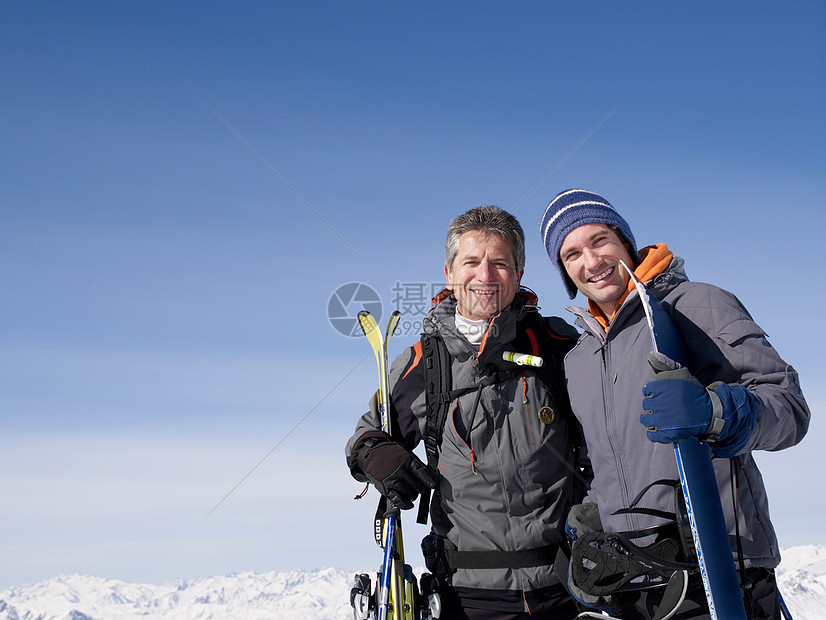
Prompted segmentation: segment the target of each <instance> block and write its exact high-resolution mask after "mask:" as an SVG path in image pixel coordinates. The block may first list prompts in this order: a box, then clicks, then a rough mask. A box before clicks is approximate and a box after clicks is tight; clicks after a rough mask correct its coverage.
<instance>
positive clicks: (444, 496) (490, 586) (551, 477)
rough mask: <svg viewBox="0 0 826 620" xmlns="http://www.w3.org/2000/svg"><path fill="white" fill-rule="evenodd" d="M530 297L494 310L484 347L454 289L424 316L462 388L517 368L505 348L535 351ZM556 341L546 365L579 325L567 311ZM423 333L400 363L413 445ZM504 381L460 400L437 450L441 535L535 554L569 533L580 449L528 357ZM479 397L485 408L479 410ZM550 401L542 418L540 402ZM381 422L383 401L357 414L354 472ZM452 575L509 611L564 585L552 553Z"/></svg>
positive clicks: (484, 548)
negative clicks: (458, 316)
mask: <svg viewBox="0 0 826 620" xmlns="http://www.w3.org/2000/svg"><path fill="white" fill-rule="evenodd" d="M535 311H536V309H535V308H533V307H526V299H525V298H523V297H522V296H521V295H517V297H516V299H515V300H514V302H513V303H512V304H511V306H510V307H508V308H507V309H505V310H503V311H502V312H500V313H499V314H497V315H495V316H494V317H493V318H491V320H490V322H489V325H488V329H487V332H486V336H485V339H484V340H483V342H482V345H481V347H480V350H479V351H478V353H477V351H476V348H475V347H474V346H473V345H471V344H470V343H469V342H468V341H467V340H466V339H465V338H464V336H462V335H460V334H459V333H458V332H457V331H456V326H455V313H456V299H455V297H453V296H452V295H451V296H449V297H448V298H446V299H445V300H444V301H442V302H441V303H440V304H439V305H437V306H436V307H435V308H434V309H433V311H432V312H431V313H430V314H428V316H427V317H425V319H424V321H423V323H424V325H423V327H424V330H425V332H426V333H430V334H437V335H440V336H441V337H442V338H443V339H444V342H445V345H446V347H447V350H448V352H449V353H450V357H451V364H452V381H453V387H454V388H460V387H465V386H471V385H477V384H478V383H479V382H480V381H481V380H483V379H484V378H485V377H487V376H489V375H491V374H492V373H495V372H497V371H499V372H506V371H511V370H512V369H513V368H514V367H515V366H514V364H512V363H511V362H506V361H504V360H503V358H502V354H503V352H505V351H517V352H524V353H530V352H531V351H530V350H522V349H525V348H526V347H528V346H530V344H529V343H530V342H531V334H527V333H525V332H526V331H529V330H526V328H525V324H526V323H527V321H523V320H522V319H523V318H524V317H525V315H526V313H528V312H535ZM533 324H538V325H542V326H543V328H544V329H547V330H548V332H549V333H548V334H547V335H548V336H550V337H551V339H552V341H553V342H555V343H558V346H556V350H555V351H542V352H540V354H541V355H542V356H543V359H544V361H545V364H547V365H552V367H553V372H555V373H560V374H559V378H560V383H561V372H562V368H561V363H562V358H563V356H564V354H565V353H566V352H567V351H568V349H570V347H571V346H572V345H573V343H574V341H575V339H576V337H577V333H576V330H574V329H573V328H572V327H571V326H570V325H568V324H567V323H565V322H564V321H563V320H562V319H558V318H553V319H548V318H543V319H542V321H541V322H539V323H537V322H533ZM421 359H422V352H421V343H417V344H416V345H415V346H413V347H410V348H409V349H407V350H406V351H405V352H404V353H402V354H401V355H400V356H399V357H398V358H396V360H395V361H394V362H393V364H392V366H391V369H390V386H391V388H390V397H391V414H392V418H393V419H394V432H393V435H394V439H395V440H396V441H399V442H400V443H402V444H404V445H405V446H406V447H408V448H409V449H411V450H412V449H414V448H415V447H416V446H417V445H419V444H420V442H421V441H422V439H423V437H424V435H425V432H426V413H425V396H424V373H423V364H422V363H421ZM517 368H518V369H519V372H518V373H517V374H511V375H510V376H509V378H507V379H506V380H504V381H502V382H497V383H493V384H492V385H488V386H486V387H483V388H481V391H480V392H479V393H478V394H477V390H473V391H471V392H470V393H468V394H466V395H463V396H460V397H459V398H457V399H455V401H453V402H451V404H450V409H449V411H448V419H447V421H446V423H445V426H444V431H443V437H442V442H441V448H440V453H439V465H438V470H439V477H440V483H439V488H438V489H437V490H436V492H435V493H434V497H433V501H432V502H431V513H430V516H431V522H432V532H433V534H435V535H437V536H439V537H442V538H443V539H446V540H443V542H444V544H445V545H446V546H447V547H448V548H450V549H456V550H458V551H459V552H466V551H470V552H505V553H504V554H503V557H504V556H506V555H507V554H508V553H511V552H525V551H528V550H538V549H543V548H552V547H553V546H555V545H557V544H559V543H560V542H562V540H563V538H564V536H565V534H564V524H565V516H566V514H567V511H568V509H569V508H570V506H571V505H572V503H576V501H578V498H576V497H575V496H574V495H575V484H574V480H573V474H572V468H573V467H574V466H575V465H574V460H575V456H574V452H575V451H574V449H573V446H572V444H571V437H572V436H573V435H574V434H573V433H571V432H569V427H568V421H567V420H566V416H565V415H562V407H563V406H564V407H567V403H565V404H564V405H563V404H562V403H556V402H554V398H553V397H552V392H553V390H552V389H550V388H549V387H548V386H547V385H545V383H544V382H543V380H542V379H541V375H540V373H539V372H538V371H537V369H535V368H532V367H529V366H522V367H517ZM474 405H475V411H474ZM543 407H551V408H552V409H553V410H554V411H555V412H556V411H557V410H559V414H556V415H553V416H551V417H552V418H553V419H552V421H550V418H549V416H548V411H547V409H546V411H545V412H543V413H544V415H543V419H544V422H543V421H540V418H539V415H538V414H539V410H540V409H541V408H543ZM377 428H380V423H379V420H378V417H377V414H376V412H375V410H374V408H373V407H371V411H368V412H367V413H366V414H364V416H362V418H361V419H360V420H359V422H358V424H357V426H356V431H355V433H354V435H353V436H352V437H351V438H350V440H349V442H348V443H347V448H346V454H347V457H348V463H349V465H350V468H351V471H352V473H353V475H354V477H356V478H357V479H359V480H362V481H363V480H365V477H364V475H363V473H361V472H360V471H359V469H358V466H357V464H356V462H355V461H356V459H355V458H353V456H354V455H355V454H357V451H358V449H359V447H360V442H359V438H360V437H361V436H362V435H363V434H364V433H366V432H368V431H374V430H376V429H377ZM450 583H451V585H452V588H453V590H454V591H455V593H456V594H458V596H460V597H461V598H462V599H463V600H469V599H473V600H477V601H485V603H483V604H482V605H480V606H484V607H489V608H493V609H500V610H502V611H520V612H521V611H526V610H530V611H539V610H541V609H546V608H548V607H549V606H551V604H550V603H549V602H548V600H549V596H550V595H551V593H555V594H558V593H559V592H560V591H561V586H560V585H559V581H558V580H557V578H556V577H555V576H554V574H553V571H552V566H551V565H550V562H548V563H545V564H543V565H539V566H530V567H528V568H458V569H456V570H455V571H454V572H453V574H452V577H451V578H450Z"/></svg>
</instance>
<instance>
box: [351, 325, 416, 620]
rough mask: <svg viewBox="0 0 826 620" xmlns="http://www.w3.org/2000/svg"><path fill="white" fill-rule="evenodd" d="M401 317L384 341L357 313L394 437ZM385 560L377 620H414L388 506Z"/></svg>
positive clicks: (411, 592)
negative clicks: (394, 354)
mask: <svg viewBox="0 0 826 620" xmlns="http://www.w3.org/2000/svg"><path fill="white" fill-rule="evenodd" d="M400 318H401V313H400V312H398V311H394V312H393V314H391V315H390V321H389V322H388V324H387V330H386V332H385V334H384V337H382V334H381V331H380V329H379V326H378V324H377V323H376V319H375V318H374V317H373V315H372V314H370V313H369V312H368V311H366V310H362V311H361V312H359V313H358V319H359V324H360V325H361V328H362V330H363V331H364V335H365V336H367V340H368V342H369V343H370V346H371V347H372V349H373V354H374V355H375V356H376V365H377V366H378V371H379V392H378V409H379V418H380V420H381V429H382V430H383V431H384V432H385V433H387V434H388V435H392V425H391V420H390V385H389V384H390V380H389V372H388V368H387V344H388V341H389V340H390V337H391V336H392V335H393V332H394V331H395V330H396V327H397V325H398V324H399V319H400ZM381 540H382V543H383V547H384V560H383V563H382V567H381V576H380V581H379V583H378V593H377V603H376V608H377V618H378V620H388V618H392V620H413V619H414V608H415V598H416V592H415V581H414V578H413V571H412V569H411V568H410V566H408V565H406V564H405V563H404V545H403V543H402V527H401V511H400V510H399V509H398V508H397V507H396V506H393V504H392V503H388V506H387V510H386V511H385V512H384V519H383V527H382V537H381Z"/></svg>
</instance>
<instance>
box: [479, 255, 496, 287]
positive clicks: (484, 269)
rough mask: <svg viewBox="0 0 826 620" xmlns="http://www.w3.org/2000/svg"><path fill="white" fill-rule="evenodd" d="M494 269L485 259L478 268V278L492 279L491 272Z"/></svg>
mask: <svg viewBox="0 0 826 620" xmlns="http://www.w3.org/2000/svg"><path fill="white" fill-rule="evenodd" d="M492 271H493V270H492V269H491V268H490V264H489V263H488V262H487V261H484V260H483V261H482V262H481V263H479V266H478V267H477V268H476V279H477V280H482V281H483V282H486V281H487V280H489V279H490V274H491V272H492Z"/></svg>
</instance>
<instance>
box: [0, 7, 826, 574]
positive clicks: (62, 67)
mask: <svg viewBox="0 0 826 620" xmlns="http://www.w3.org/2000/svg"><path fill="white" fill-rule="evenodd" d="M824 31H826V8H824V7H823V5H822V4H821V3H817V2H796V3H792V4H786V5H781V4H779V3H769V2H757V3H754V2H749V3H746V2H733V3H726V4H725V6H719V5H718V4H717V3H710V2H698V3H690V4H689V3H675V2H630V3H621V4H619V3H609V2H589V3H574V2H555V3H547V2H522V3H518V4H516V5H511V6H506V5H505V3H492V2H474V3H470V2H461V3H436V2H418V3H392V5H387V4H384V3H376V2H366V3H358V4H356V5H353V4H352V3H337V2H336V3H334V2H328V3H324V2H308V3H287V2H270V3H263V2H262V3H233V4H230V3H226V4H217V3H203V2H202V3H194V2H193V3H189V2H187V3H184V2H179V3H160V2H142V3H103V2H80V3H57V2H54V3H50V2H31V3H23V2H6V3H3V4H2V5H0V58H2V63H0V78H1V79H2V81H3V83H4V84H5V85H6V87H5V89H4V94H3V98H2V103H0V106H2V109H3V115H2V119H3V120H2V128H3V129H2V135H3V139H2V141H0V179H2V184H0V187H2V204H1V205H0V285H2V289H3V291H4V294H3V303H2V305H1V306H0V350H1V351H2V354H1V355H0V368H2V372H0V415H1V416H2V423H3V430H4V433H3V434H4V442H3V450H2V451H0V497H2V498H3V510H2V511H0V515H2V516H0V523H1V524H2V527H0V556H2V557H3V562H2V566H0V587H6V586H10V585H13V584H19V583H24V582H28V581H33V580H36V579H40V578H44V577H48V576H52V575H56V574H59V573H85V574H94V575H99V576H103V577H111V578H118V579H124V580H129V581H143V582H151V583H162V582H165V581H168V580H172V579H175V578H178V577H182V578H188V577H196V576H200V575H218V574H226V573H229V572H239V571H256V572H263V571H269V570H286V569H291V568H311V567H317V566H336V567H341V568H348V569H349V568H353V569H359V570H370V569H373V568H375V567H376V566H377V565H378V563H379V561H380V555H379V551H378V549H377V548H376V547H375V546H374V544H373V543H372V538H371V529H370V528H371V519H372V512H373V509H374V504H375V499H376V495H375V492H371V494H370V495H368V499H366V500H364V501H362V502H354V501H352V497H353V495H355V494H356V493H357V492H358V491H359V490H360V486H359V485H358V484H356V483H355V482H354V481H352V480H351V479H350V478H349V476H348V474H347V472H346V468H345V467H344V460H343V444H344V442H345V440H346V438H347V437H348V436H349V434H350V432H351V431H352V428H353V426H354V424H355V420H356V418H357V417H358V415H360V413H361V411H362V410H363V409H364V407H365V405H366V402H367V399H368V397H369V395H370V394H371V392H372V391H373V390H374V389H375V386H376V373H375V367H374V362H373V360H372V355H370V351H369V347H368V345H367V342H366V340H364V339H356V338H347V337H344V336H343V335H341V334H339V333H338V332H337V331H336V330H335V329H333V327H332V326H331V324H330V322H329V320H328V316H327V315H328V302H329V300H330V298H331V296H332V295H333V293H334V292H335V291H336V290H337V289H338V287H339V286H341V285H343V284H346V283H350V282H360V283H365V284H367V285H369V286H370V287H371V288H372V289H373V290H375V291H376V292H377V293H378V294H379V296H380V297H381V299H382V301H383V307H384V308H385V319H384V320H386V315H387V311H389V309H391V308H392V307H394V305H396V304H397V300H394V298H396V297H399V295H397V294H395V293H394V292H393V290H394V288H395V289H397V290H402V291H404V293H403V295H402V296H401V297H402V301H401V302H398V303H399V304H400V305H403V309H404V310H405V311H406V316H405V319H403V320H406V321H408V323H409V325H408V329H406V330H405V333H402V334H400V335H399V336H397V338H396V340H395V341H394V342H393V343H392V345H391V355H392V354H397V353H399V352H400V351H401V348H402V347H403V346H405V345H407V344H410V343H412V342H413V340H414V339H415V336H416V333H417V332H416V322H417V320H420V319H421V316H420V315H419V314H417V313H418V310H417V309H416V308H415V305H416V304H415V303H414V302H415V301H416V299H415V293H414V292H415V291H416V290H419V289H418V288H417V286H419V285H420V286H421V288H423V289H425V288H428V287H430V286H434V285H438V284H439V283H440V282H441V281H442V279H443V275H442V265H443V242H444V232H445V228H446V225H447V223H448V221H449V220H450V219H451V218H452V217H454V216H455V215H457V214H459V213H461V212H463V211H465V210H466V209H468V208H470V207H472V206H475V205H478V204H484V203H488V204H496V205H499V206H501V207H503V208H506V209H509V210H513V212H514V214H515V215H516V216H517V217H518V218H519V219H520V220H521V222H522V223H523V226H524V227H525V230H526V234H527V237H528V240H527V242H528V248H527V261H528V263H527V269H526V274H525V277H524V279H523V282H524V283H525V284H527V285H529V286H531V287H532V288H533V289H534V290H536V291H537V292H538V293H539V296H540V301H541V305H542V307H543V310H544V312H545V313H547V314H558V315H563V316H564V315H566V314H567V313H566V312H565V311H564V310H563V306H564V305H566V304H567V303H568V300H567V298H566V297H565V295H564V292H563V289H562V286H561V282H560V280H559V276H558V274H557V273H556V271H555V270H554V269H552V268H551V266H550V264H549V262H548V260H547V257H546V256H545V255H544V251H543V249H542V247H541V244H540V239H539V234H538V223H539V219H540V217H541V214H542V212H543V210H544V207H545V206H546V205H547V203H548V201H549V200H550V199H551V198H552V197H553V196H554V195H555V194H556V193H557V192H559V191H560V190H562V189H566V188H568V187H574V186H580V187H586V188H589V189H593V190H595V191H598V192H599V193H601V194H603V195H604V196H605V197H607V198H608V199H609V200H610V201H611V202H612V203H613V204H614V205H615V206H616V207H617V208H618V210H619V211H620V212H621V213H623V215H624V216H625V217H626V219H627V220H628V221H629V223H630V224H631V226H632V228H633V230H634V233H635V236H636V239H637V241H638V242H639V243H640V244H641V245H647V244H649V243H655V242H661V241H665V242H667V243H668V244H669V246H670V247H671V248H672V249H673V250H674V251H675V253H677V254H678V255H681V256H683V257H684V258H685V259H686V261H687V268H688V273H689V276H690V277H691V278H692V279H695V280H704V281H711V282H713V283H715V284H719V285H721V286H723V287H725V288H727V289H729V290H731V291H733V292H734V293H735V294H737V295H738V297H740V299H741V300H742V301H743V302H744V303H745V304H746V306H747V307H748V308H749V310H750V311H751V313H752V315H753V316H754V317H755V319H756V320H757V321H758V323H760V325H761V326H762V327H763V328H764V329H765V330H766V331H767V332H768V333H769V334H770V336H771V340H772V342H773V343H774V344H775V346H776V347H777V349H778V350H779V351H780V353H781V354H782V355H783V357H784V358H785V359H786V360H787V361H788V362H790V363H791V364H793V365H794V366H795V367H796V368H797V369H798V371H799V372H800V375H801V380H802V383H803V387H804V391H805V392H806V395H807V397H808V399H809V403H810V405H811V407H812V410H813V412H814V420H813V422H812V426H811V430H810V433H809V436H808V437H807V438H806V439H805V440H804V442H803V443H802V444H801V445H800V446H798V447H797V448H794V449H792V450H788V451H785V452H782V453H777V454H761V455H759V461H760V463H761V466H762V468H763V473H764V477H765V479H766V482H767V485H768V486H769V492H770V497H771V499H772V513H773V517H774V521H775V525H776V527H777V530H778V534H779V536H780V540H781V544H782V545H783V546H790V545H796V544H803V543H826V537H825V536H826V535H824V531H823V528H822V525H821V520H820V516H819V515H821V514H822V513H823V511H824V509H826V500H824V499H823V495H824V494H823V491H824V490H826V486H825V485H824V484H823V483H822V482H821V481H819V479H818V477H817V476H816V474H815V472H817V471H819V469H820V467H822V457H821V455H820V454H819V450H820V445H821V444H822V442H823V440H824V439H826V432H824V430H823V428H822V422H821V421H820V419H819V415H818V414H819V412H820V411H822V409H823V406H824V404H826V380H824V376H826V375H825V374H824V364H823V361H822V358H821V350H822V348H823V345H824V337H823V335H822V329H820V328H818V327H817V326H818V325H819V318H818V317H819V310H820V308H822V306H823V303H824V293H823V286H824V279H823V276H822V267H821V265H820V263H821V259H822V246H823V235H824V232H823V231H824V228H826V226H824V224H826V218H825V217H824V215H823V209H822V201H823V196H824V194H826V182H824V173H823V169H824V162H826V153H824V147H823V145H824V143H826V131H824V130H825V129H826V127H824V125H825V124H824V120H823V110H824V109H825V108H826V105H824V104H826V84H824V79H826V78H824V76H826V71H824V70H825V69H826V43H824V41H826V38H824V36H823V35H824ZM549 173H550V174H549ZM540 181H542V183H541V184H539V185H538V186H537V184H538V183H539V182H540ZM288 184H289V185H288ZM532 190H533V191H532ZM581 301H582V300H581V298H580V299H579V300H578V302H577V303H581ZM350 310H351V311H352V310H353V308H352V307H351V308H350ZM342 379H343V381H342ZM265 457H266V458H265ZM247 474H249V475H248V476H247ZM245 476H247V477H246V478H245ZM242 479H243V483H242V484H241V485H240V486H238V487H237V488H236V489H235V490H234V491H233V492H232V493H231V494H230V495H229V496H228V497H226V496H227V493H229V492H230V490H232V489H233V488H234V487H235V485H237V484H238V482H239V481H241V480H242ZM813 487H814V488H813ZM225 497H226V499H224V501H221V500H222V499H223V498H225ZM219 502H220V505H218V504H219ZM216 505H218V506H217V508H215V507H216ZM213 508H215V509H214V510H213ZM413 520H414V519H413V518H412V517H408V518H407V519H406V521H405V523H408V522H409V523H411V524H412V522H413ZM420 534H421V532H420V530H418V529H417V528H414V527H413V526H412V525H411V526H409V527H407V537H406V539H407V548H408V552H409V555H410V556H411V557H412V558H413V560H414V562H415V561H416V560H417V558H418V555H417V554H418V538H420Z"/></svg>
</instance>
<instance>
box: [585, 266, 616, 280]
mask: <svg viewBox="0 0 826 620" xmlns="http://www.w3.org/2000/svg"><path fill="white" fill-rule="evenodd" d="M612 271H614V268H613V267H609V268H608V269H606V270H605V271H603V272H602V273H600V274H598V275H595V276H593V277H591V278H588V282H599V281H600V280H602V279H604V278H607V277H608V276H609V275H611V272H612Z"/></svg>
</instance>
